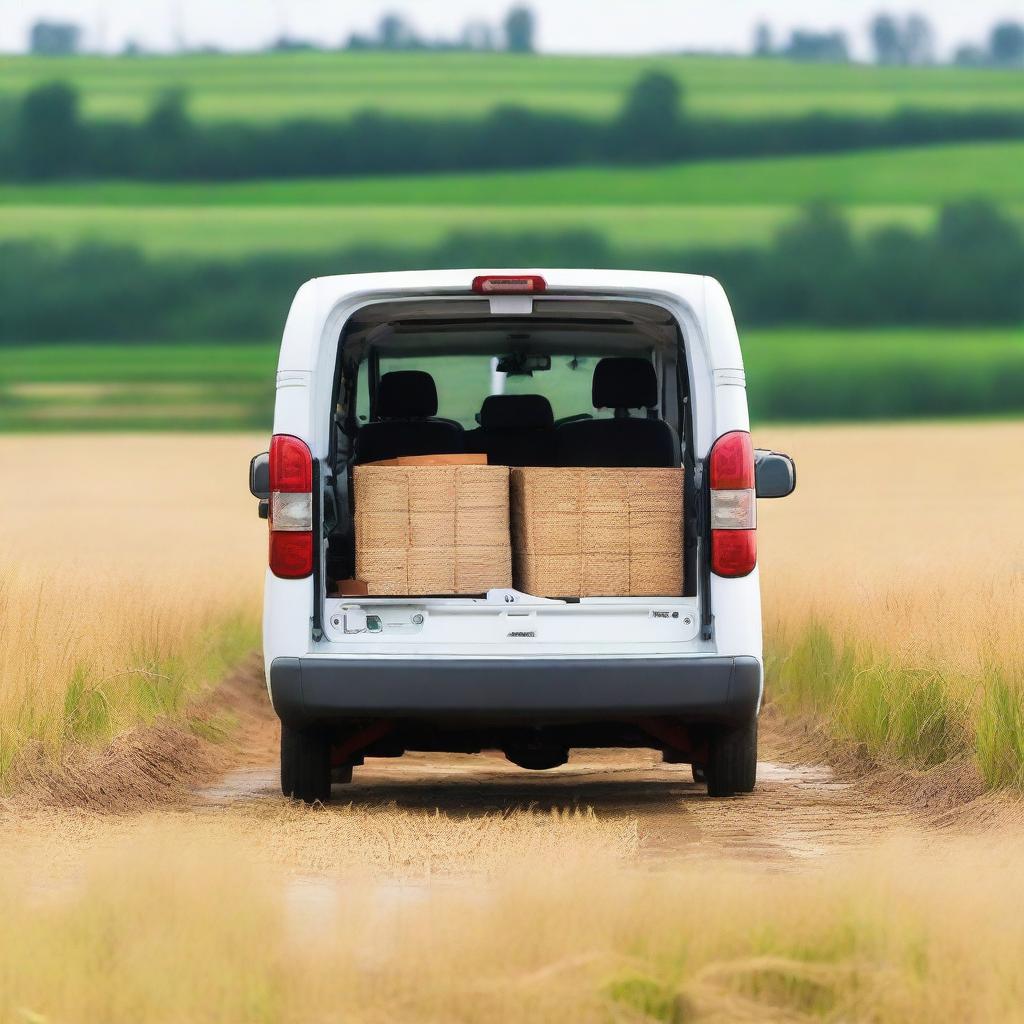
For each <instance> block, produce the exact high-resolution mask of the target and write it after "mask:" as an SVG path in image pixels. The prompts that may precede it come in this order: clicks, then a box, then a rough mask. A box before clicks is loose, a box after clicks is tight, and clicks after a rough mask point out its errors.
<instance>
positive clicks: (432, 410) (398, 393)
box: [377, 370, 437, 420]
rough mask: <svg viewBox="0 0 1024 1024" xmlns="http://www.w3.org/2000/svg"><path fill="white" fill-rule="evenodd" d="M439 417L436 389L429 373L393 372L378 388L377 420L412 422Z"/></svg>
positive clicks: (382, 380) (423, 371)
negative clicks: (427, 417)
mask: <svg viewBox="0 0 1024 1024" xmlns="http://www.w3.org/2000/svg"><path fill="white" fill-rule="evenodd" d="M436 415H437V388H436V387H435V386H434V378H433V377H431V376H430V374H429V373H427V372H426V370H392V371H391V372H390V373H385V374H384V375H383V376H382V377H381V379H380V382H379V383H378V384H377V418H378V419H382V420H412V419H422V418H424V417H426V416H436Z"/></svg>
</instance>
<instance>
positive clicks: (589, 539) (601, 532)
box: [581, 511, 629, 555]
mask: <svg viewBox="0 0 1024 1024" xmlns="http://www.w3.org/2000/svg"><path fill="white" fill-rule="evenodd" d="M581 523H582V527H583V536H582V550H583V551H585V552H587V553H588V554H593V553H595V552H598V551H600V552H602V553H611V554H615V553H618V554H623V555H625V554H628V553H629V516H628V514H627V513H626V512H625V511H623V512H616V513H612V514H609V513H607V512H598V513H594V512H589V511H588V512H584V513H583V515H582V517H581Z"/></svg>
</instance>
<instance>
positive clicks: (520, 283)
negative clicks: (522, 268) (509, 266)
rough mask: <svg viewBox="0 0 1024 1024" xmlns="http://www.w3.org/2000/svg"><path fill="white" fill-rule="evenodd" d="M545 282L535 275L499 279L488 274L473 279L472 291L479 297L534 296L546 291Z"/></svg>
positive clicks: (495, 275)
mask: <svg viewBox="0 0 1024 1024" xmlns="http://www.w3.org/2000/svg"><path fill="white" fill-rule="evenodd" d="M547 287H548V285H547V282H546V281H545V280H544V278H543V277H539V276H538V275H537V274H523V275H521V276H516V277H500V276H498V275H497V274H488V275H486V276H484V277H475V278H473V291H475V292H476V293H477V294H479V295H536V294H538V293H539V292H543V291H546V290H547Z"/></svg>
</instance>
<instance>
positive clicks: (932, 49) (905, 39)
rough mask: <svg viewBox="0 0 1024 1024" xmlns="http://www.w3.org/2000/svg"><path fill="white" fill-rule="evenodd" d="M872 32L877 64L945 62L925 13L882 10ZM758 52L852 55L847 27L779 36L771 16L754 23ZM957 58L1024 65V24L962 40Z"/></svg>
mask: <svg viewBox="0 0 1024 1024" xmlns="http://www.w3.org/2000/svg"><path fill="white" fill-rule="evenodd" d="M868 38H869V40H870V44H871V51H872V56H873V58H874V61H875V63H876V64H881V65H885V66H890V67H927V66H928V65H933V64H938V63H941V61H940V60H939V58H938V56H937V53H936V40H935V30H934V28H933V27H932V23H931V22H930V21H929V20H928V19H927V18H926V17H925V16H924V15H923V14H920V13H913V14H908V15H907V16H906V17H900V16H898V15H894V14H889V13H887V12H884V11H883V12H882V13H880V14H876V15H875V17H874V18H872V19H871V22H870V24H869V25H868ZM753 54H754V56H755V57H784V58H786V59H788V60H796V61H811V62H818V63H830V64H842V63H846V62H847V61H850V60H851V59H852V57H851V53H850V42H849V39H848V38H847V36H846V33H845V32H841V31H839V30H832V31H828V30H826V31H820V30H816V29H805V28H795V29H793V30H792V31H791V32H790V34H789V37H788V38H787V39H785V40H782V41H779V42H777V41H776V39H775V34H774V32H773V31H772V27H771V25H769V24H768V23H767V22H761V23H760V24H758V25H757V26H756V28H755V29H754V46H753ZM952 63H953V64H955V65H957V66H959V67H989V68H1024V24H1021V23H1020V22H1017V21H1000V22H997V23H996V24H995V25H993V26H992V28H991V29H990V30H989V33H988V35H987V37H986V38H985V40H984V41H983V42H981V43H974V42H971V43H963V44H961V45H960V46H958V47H957V48H956V50H955V52H954V54H953V59H952Z"/></svg>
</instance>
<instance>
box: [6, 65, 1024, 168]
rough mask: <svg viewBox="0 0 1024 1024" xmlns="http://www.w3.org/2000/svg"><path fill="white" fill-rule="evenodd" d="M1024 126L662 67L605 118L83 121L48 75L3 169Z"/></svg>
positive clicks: (301, 160) (557, 149) (506, 111)
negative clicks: (799, 96)
mask: <svg viewBox="0 0 1024 1024" xmlns="http://www.w3.org/2000/svg"><path fill="white" fill-rule="evenodd" d="M1022 137H1024V113H1021V112H1017V111H1005V112H1003V111H975V110H972V111H917V110H904V111H898V112H896V113H894V114H892V115H889V116H887V117H882V118H872V117H865V116H855V115H838V114H813V113H812V114H807V115H804V116H801V117H792V118H778V117H776V118H770V117H761V118H756V119H751V120H742V119H738V120H732V119H729V120H725V119H717V120H716V119H713V118H703V119H698V118H691V117H687V116H686V114H685V109H684V104H683V90H682V87H681V86H680V85H679V83H678V81H677V80H676V79H675V78H673V77H672V76H670V75H667V74H664V73H663V72H657V71H652V72H648V73H646V74H644V75H642V76H641V77H640V79H639V80H638V81H637V82H636V84H635V85H634V86H633V87H632V88H631V89H630V91H629V92H628V93H627V95H626V97H625V99H624V102H623V106H622V109H621V111H620V113H619V114H618V115H617V116H616V117H614V118H613V119H611V120H610V121H609V122H607V123H601V122H597V121H591V120H589V119H587V118H583V117H579V116H577V115H573V114H557V113H545V112H543V111H536V110H531V109H529V108H526V107H517V106H511V105H510V106H502V107H499V108H498V109H496V110H493V111H491V112H490V113H489V114H487V115H485V116H484V117H482V118H480V119H478V120H453V119H424V118H412V117H402V116H398V115H395V114H382V113H375V112H372V111H365V112H363V113H360V114H356V115H355V116H353V117H352V118H350V119H349V120H348V121H343V122H333V121H322V120H309V119H307V120H289V121H283V122H281V123H279V124H269V125H256V124H233V123H228V124H214V125H211V124H203V123H199V122H194V121H193V120H192V119H191V118H190V116H189V114H188V109H187V104H186V98H185V96H184V94H183V93H181V92H179V91H172V92H170V93H167V94H165V95H163V96H161V97H159V98H158V99H157V101H156V103H155V105H154V106H153V109H152V110H151V111H150V113H149V116H148V117H147V118H146V119H145V120H144V121H143V122H142V123H140V124H135V123H131V122H123V121H104V120H90V121H82V120H80V119H79V116H78V105H77V94H76V93H75V91H74V90H73V89H72V88H71V87H70V86H67V85H63V84H60V83H51V84H49V85H43V86H39V87H38V88H36V89H33V90H31V91H30V92H28V93H26V95H25V96H24V97H23V99H22V100H21V102H20V104H19V105H18V107H17V110H16V116H14V117H13V118H11V117H5V116H3V111H2V110H0V155H3V154H4V153H5V152H7V153H13V154H15V155H16V157H17V158H16V159H10V160H4V161H0V177H6V178H8V179H11V178H19V179H22V180H26V181H40V180H46V179H51V178H71V177H76V176H79V177H118V178H151V179H156V180H161V181H178V180H203V181H229V180H238V179H246V178H290V177H303V176H324V175H336V176H346V175H361V174H382V173H383V174H418V173H425V172H430V171H459V170H491V169H498V168H519V167H556V166H570V165H577V164H581V163H587V162H595V163H598V162H612V163H651V162H658V161H671V160H681V159H708V158H713V157H740V156H773V155H780V154H786V153H820V152H837V151H840V150H853V149H863V148H866V147H893V146H912V145H922V144H925V143H934V142H954V141H964V140H982V139H1008V138H1022Z"/></svg>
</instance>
